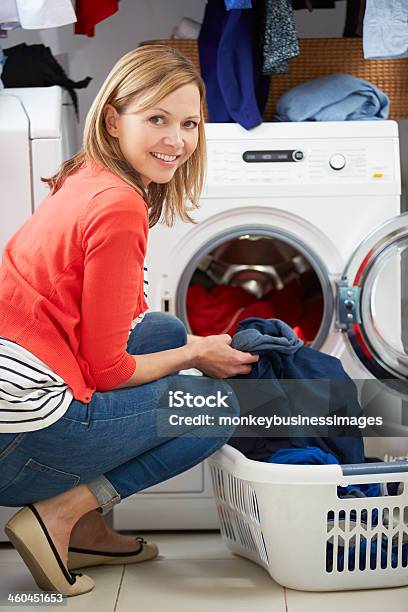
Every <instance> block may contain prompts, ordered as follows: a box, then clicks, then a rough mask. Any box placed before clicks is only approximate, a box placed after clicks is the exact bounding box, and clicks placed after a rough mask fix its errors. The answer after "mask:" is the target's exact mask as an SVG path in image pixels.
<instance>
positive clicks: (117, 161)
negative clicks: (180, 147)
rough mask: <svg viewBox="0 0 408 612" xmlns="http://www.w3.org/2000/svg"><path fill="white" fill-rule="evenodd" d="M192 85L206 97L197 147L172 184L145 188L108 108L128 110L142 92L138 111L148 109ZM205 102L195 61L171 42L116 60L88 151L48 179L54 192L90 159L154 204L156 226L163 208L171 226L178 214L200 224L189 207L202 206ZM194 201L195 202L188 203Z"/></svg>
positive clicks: (91, 118)
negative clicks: (110, 127) (109, 125)
mask: <svg viewBox="0 0 408 612" xmlns="http://www.w3.org/2000/svg"><path fill="white" fill-rule="evenodd" d="M189 83H194V84H195V85H197V87H198V89H199V92H200V99H201V100H200V115H201V121H200V123H199V126H198V144H197V147H196V149H195V151H194V153H193V154H192V155H191V157H190V158H189V159H188V160H187V161H186V162H185V163H184V164H183V165H182V166H180V167H179V168H177V170H176V172H175V174H174V176H173V178H172V179H171V180H170V181H169V182H168V183H164V184H159V183H153V182H152V183H150V185H149V186H148V187H147V188H145V187H144V185H143V183H142V180H141V177H140V175H139V173H138V172H136V171H135V170H134V169H133V168H132V167H131V166H130V165H129V164H128V163H127V161H126V159H125V157H124V156H123V154H122V151H121V150H120V147H119V143H118V140H117V139H116V138H114V137H113V136H111V135H110V134H109V133H108V131H107V129H106V126H105V118H104V109H105V107H106V105H107V104H111V105H112V106H113V107H114V108H115V109H116V110H117V112H118V113H119V114H121V113H124V112H125V111H126V109H127V108H128V107H129V106H130V104H132V103H134V101H135V98H136V96H138V97H139V96H140V100H138V101H137V104H136V106H135V107H134V110H135V111H136V112H138V111H143V110H146V109H147V108H149V107H151V106H154V105H156V104H157V103H158V102H159V101H160V100H162V99H163V98H164V97H165V96H167V95H168V94H170V93H172V92H174V91H175V90H176V89H178V88H179V87H182V86H183V85H187V84H189ZM140 94H142V95H140ZM204 104H205V87H204V82H203V80H202V78H201V76H200V75H199V74H198V72H197V71H196V69H195V67H194V66H193V64H192V63H191V62H190V60H188V59H187V58H186V57H184V55H182V54H181V53H179V52H178V51H176V50H175V49H172V48H170V47H166V46H165V45H143V46H141V47H138V48H137V49H135V50H133V51H130V52H129V53H127V54H126V55H124V56H123V57H122V58H121V59H120V60H119V61H118V62H117V63H116V64H115V66H114V67H113V68H112V70H111V71H110V73H109V74H108V76H107V78H106V80H105V82H104V83H103V85H102V87H101V89H100V91H99V93H98V95H97V96H96V98H95V100H94V101H93V104H92V106H91V108H90V110H89V112H88V115H87V117H86V122H85V129H84V139H83V147H82V149H81V150H80V151H79V152H78V153H77V154H76V155H74V156H73V157H71V158H70V159H69V160H67V161H66V162H64V163H63V164H62V166H61V167H60V169H59V170H58V172H57V173H56V174H55V175H54V176H52V177H51V178H48V179H42V180H43V181H44V182H46V183H48V185H49V187H50V188H51V192H52V193H56V192H57V191H58V189H60V187H61V186H62V185H63V183H64V181H65V179H66V178H67V176H69V175H70V174H71V173H73V172H75V171H76V170H77V169H78V168H79V167H80V166H82V164H83V163H84V162H85V161H87V160H93V161H94V162H96V163H98V164H100V165H102V166H104V167H106V168H109V169H110V170H112V171H113V172H114V173H115V174H117V175H118V176H120V178H122V179H123V180H124V181H125V182H126V183H128V184H129V185H130V186H131V187H133V188H134V189H136V190H137V191H139V192H141V193H142V194H143V196H144V197H145V199H146V201H147V204H148V206H149V226H150V227H153V225H155V224H156V223H157V222H158V221H159V219H160V218H161V216H162V213H163V212H164V215H163V216H164V221H165V223H166V224H167V225H172V224H173V223H174V220H175V218H176V216H179V217H180V218H181V219H182V220H183V221H190V222H193V223H194V220H193V219H192V218H191V217H190V215H189V214H188V211H191V210H194V209H196V208H198V206H199V198H200V195H201V191H202V188H203V183H204V173H205V165H206V145H205V135H204ZM188 200H189V201H190V202H191V206H188V205H187V201H188Z"/></svg>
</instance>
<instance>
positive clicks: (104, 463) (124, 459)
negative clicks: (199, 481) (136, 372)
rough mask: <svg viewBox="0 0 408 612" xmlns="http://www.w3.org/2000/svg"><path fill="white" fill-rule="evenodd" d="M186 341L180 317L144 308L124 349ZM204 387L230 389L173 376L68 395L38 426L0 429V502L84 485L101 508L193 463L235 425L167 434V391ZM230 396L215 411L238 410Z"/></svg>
mask: <svg viewBox="0 0 408 612" xmlns="http://www.w3.org/2000/svg"><path fill="white" fill-rule="evenodd" d="M186 340H187V335H186V329H185V327H184V324H183V323H182V322H181V321H180V320H179V319H177V318H176V317H174V316H173V315H170V314H167V313H160V312H151V313H146V315H145V317H144V319H143V320H142V321H141V323H139V324H138V325H136V327H135V328H134V329H133V330H132V332H131V334H130V336H129V340H128V345H127V351H128V352H129V353H130V354H146V353H155V352H158V351H163V350H167V349H171V348H177V347H180V346H183V345H184V344H185V343H186ZM203 385H204V387H205V389H204V393H203V395H205V393H208V389H209V388H210V389H211V388H212V387H214V391H215V389H223V391H224V392H225V391H226V389H229V387H228V386H227V385H226V383H224V382H223V381H219V380H215V379H211V378H208V377H200V376H192V375H180V374H174V375H171V376H165V377H163V378H161V379H159V380H156V381H154V382H151V383H147V384H144V385H139V386H136V387H126V388H123V389H116V390H113V391H108V392H103V393H101V392H95V393H94V394H93V396H92V400H91V402H90V403H89V404H85V403H83V402H80V401H78V400H73V401H72V403H71V405H70V406H69V408H68V410H67V412H66V413H65V414H64V416H63V417H61V418H60V419H59V420H58V421H57V422H56V423H53V424H52V425H50V426H49V427H46V428H44V429H40V430H37V431H32V432H23V433H13V434H8V433H7V434H0V505H1V506H12V507H15V506H24V505H27V504H29V503H34V502H36V501H40V500H41V499H45V498H49V497H53V496H54V495H58V494H60V493H63V492H64V491H68V490H69V489H71V488H73V487H75V486H76V485H78V484H86V485H87V486H88V487H89V489H90V490H91V491H92V493H93V494H94V495H95V497H96V498H97V500H98V502H99V511H100V512H101V513H102V514H106V513H107V512H109V510H111V509H112V507H113V505H114V504H116V503H119V502H120V500H121V499H122V498H125V497H128V496H129V495H132V494H133V493H136V492H137V491H141V490H143V489H146V488H147V487H150V486H152V485H154V484H156V483H159V482H162V481H164V480H167V479H169V478H172V477H173V476H176V475H177V474H180V473H181V472H184V471H186V470H188V469H190V468H191V467H193V466H194V465H197V464H198V463H200V462H201V461H203V460H204V459H205V458H207V457H208V456H209V455H211V454H212V453H213V452H215V451H216V450H217V449H218V448H220V447H221V446H222V445H223V444H225V443H226V442H227V441H228V439H229V438H230V437H231V435H232V433H233V430H234V427H233V426H231V427H229V426H220V425H218V424H217V425H216V426H211V425H207V424H204V425H188V426H187V425H185V426H183V427H178V428H177V435H176V434H175V433H174V432H171V431H170V432H169V427H168V421H169V415H170V413H171V409H170V408H169V401H168V390H169V389H177V390H182V391H183V392H185V393H187V392H191V393H193V394H194V395H196V394H197V393H200V389H203V388H204V387H203ZM208 385H209V386H208ZM166 394H167V395H166ZM230 397H231V402H229V404H231V405H230V406H229V407H228V409H225V408H223V409H222V414H223V415H229V416H235V415H238V414H239V405H238V402H237V400H236V398H235V396H234V395H233V394H231V393H230ZM163 400H164V401H163ZM166 400H167V403H166ZM207 410H209V409H207ZM197 412H199V413H200V414H202V413H205V412H206V409H204V408H200V409H197ZM212 414H213V413H212ZM166 423H167V431H166ZM160 424H162V425H163V428H164V429H163V428H162V429H161V425H160ZM163 431H165V432H166V433H167V435H163V433H162V432H163Z"/></svg>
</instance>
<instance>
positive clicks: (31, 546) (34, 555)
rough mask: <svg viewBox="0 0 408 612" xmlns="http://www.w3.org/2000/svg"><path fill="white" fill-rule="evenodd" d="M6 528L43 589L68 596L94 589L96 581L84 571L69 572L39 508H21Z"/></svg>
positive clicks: (29, 506) (15, 546)
mask: <svg viewBox="0 0 408 612" xmlns="http://www.w3.org/2000/svg"><path fill="white" fill-rule="evenodd" d="M4 531H5V533H6V534H7V536H8V538H9V539H10V541H11V543H12V544H13V546H14V548H15V549H16V550H17V551H18V552H19V554H20V556H21V557H22V559H23V561H24V563H25V564H26V566H27V567H28V569H29V570H30V572H31V574H32V576H33V578H34V580H35V582H36V584H37V585H38V586H39V587H40V589H43V590H44V591H57V592H58V593H62V595H65V596H67V597H73V596H74V595H81V594H82V593H88V591H92V589H93V588H94V586H95V583H94V581H93V580H92V579H91V578H90V577H89V576H84V575H83V574H73V573H70V572H67V570H66V568H65V566H64V564H63V562H62V559H61V557H60V555H59V554H58V551H57V549H56V548H55V545H54V542H53V541H52V539H51V537H50V534H49V533H48V531H47V528H46V527H45V525H44V523H43V521H42V519H41V517H40V515H39V514H38V512H37V510H36V508H35V507H34V506H33V505H31V504H28V505H27V506H24V508H22V509H21V510H19V511H18V512H17V513H16V514H15V515H14V516H12V517H11V519H10V520H9V521H8V522H7V524H6V526H5V527H4Z"/></svg>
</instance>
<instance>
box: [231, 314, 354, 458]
mask: <svg viewBox="0 0 408 612" xmlns="http://www.w3.org/2000/svg"><path fill="white" fill-rule="evenodd" d="M232 347H233V348H236V349H238V350H241V351H246V352H250V353H252V354H257V355H260V359H259V361H258V362H257V363H255V364H254V366H253V367H252V370H251V373H250V374H248V375H241V376H236V377H235V378H241V379H242V378H250V379H255V378H257V379H261V378H262V379H269V380H270V381H271V397H273V408H274V410H275V408H276V407H277V408H279V411H280V413H282V414H307V413H308V412H310V411H312V414H313V415H316V414H329V413H330V414H333V413H338V414H341V415H348V416H359V415H361V413H362V412H361V407H360V405H359V402H358V398H357V389H356V386H355V385H354V383H353V381H352V380H351V379H350V378H349V376H348V375H347V374H346V372H345V371H344V369H343V366H342V364H341V362H340V360H339V359H336V358H335V357H332V356H331V355H326V354H325V353H321V352H319V351H316V350H314V349H312V348H309V347H307V346H303V343H302V342H301V341H300V340H299V339H298V338H297V337H296V335H295V333H294V332H293V330H292V329H291V328H290V327H289V326H288V325H287V324H286V323H284V322H283V321H280V320H279V319H260V318H257V317H249V318H247V319H244V320H243V321H241V322H240V323H239V325H238V328H237V332H236V333H235V334H234V336H233V338H232ZM284 379H295V380H297V381H299V382H298V383H297V384H296V388H295V385H293V389H294V391H293V394H291V385H290V384H286V381H285V383H283V382H281V381H283V380H284ZM322 379H323V381H322V382H323V383H324V384H319V380H320V381H321V380H322ZM299 391H300V393H299ZM308 409H310V410H308ZM239 430H240V428H239V427H238V428H237V429H236V431H235V435H234V436H233V437H232V438H231V439H230V441H229V442H228V444H230V445H231V446H234V447H235V448H237V449H238V450H239V451H241V452H242V453H243V454H244V455H246V456H247V457H248V458H249V459H255V460H263V459H265V458H267V457H270V456H271V455H272V454H273V453H274V452H276V451H277V450H279V449H281V448H286V449H287V448H288V447H293V448H306V447H308V446H314V447H318V448H320V449H321V450H322V451H323V452H325V453H330V454H332V455H334V457H336V459H337V460H338V462H339V463H364V446H363V440H362V438H361V435H360V433H359V431H356V435H355V436H349V437H346V436H341V435H339V436H331V437H319V436H313V437H311V436H299V437H263V436H262V437H260V436H257V437H245V436H241V437H240V435H239Z"/></svg>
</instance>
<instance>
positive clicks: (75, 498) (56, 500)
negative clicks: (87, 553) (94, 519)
mask: <svg viewBox="0 0 408 612" xmlns="http://www.w3.org/2000/svg"><path fill="white" fill-rule="evenodd" d="M32 505H33V506H34V507H35V509H36V510H37V512H38V514H39V515H40V517H41V519H42V521H43V523H44V525H45V527H46V529H47V531H48V533H49V535H50V538H51V539H52V541H53V543H54V546H55V548H56V549H57V552H58V554H59V556H60V557H61V560H62V562H63V564H64V565H65V567H66V569H67V570H68V565H67V563H68V546H69V543H70V537H71V532H72V530H73V528H74V526H75V525H76V523H77V522H78V518H79V517H81V516H83V513H84V512H85V513H88V512H90V510H91V509H94V508H97V507H98V505H99V504H98V502H97V501H96V498H95V496H94V495H93V494H92V493H91V491H90V490H89V489H88V487H86V485H78V486H77V487H74V488H73V489H70V490H69V491H67V492H66V493H61V495H56V496H55V497H52V498H49V499H44V500H41V501H39V502H35V503H34V504H32ZM97 514H98V513H97Z"/></svg>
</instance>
